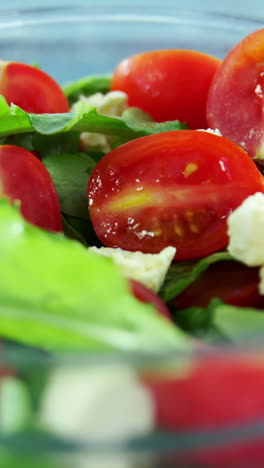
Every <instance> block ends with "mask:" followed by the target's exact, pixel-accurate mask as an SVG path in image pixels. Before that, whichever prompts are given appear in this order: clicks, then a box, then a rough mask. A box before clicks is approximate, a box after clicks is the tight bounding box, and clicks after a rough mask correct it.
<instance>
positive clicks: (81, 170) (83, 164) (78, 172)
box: [42, 153, 96, 219]
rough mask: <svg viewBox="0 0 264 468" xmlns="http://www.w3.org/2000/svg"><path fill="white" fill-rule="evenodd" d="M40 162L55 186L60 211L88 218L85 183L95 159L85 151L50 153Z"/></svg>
mask: <svg viewBox="0 0 264 468" xmlns="http://www.w3.org/2000/svg"><path fill="white" fill-rule="evenodd" d="M42 162H43V163H44V164H45V166H46V168H47V169H48V171H49V173H50V176H51V178H52V180H53V183H54V185H55V187H56V190H57V193H58V196H59V200H60V207H61V211H62V212H63V213H65V214H67V215H71V216H77V217H79V218H84V219H88V217H89V215H88V197H87V184H88V180H89V176H90V173H91V171H92V170H93V168H94V166H95V164H96V163H95V161H94V160H93V159H92V158H91V157H90V156H89V155H88V154H85V153H75V154H66V153H64V154H50V155H49V156H46V157H44V158H43V160H42Z"/></svg>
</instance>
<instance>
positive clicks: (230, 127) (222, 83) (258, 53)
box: [207, 29, 264, 156]
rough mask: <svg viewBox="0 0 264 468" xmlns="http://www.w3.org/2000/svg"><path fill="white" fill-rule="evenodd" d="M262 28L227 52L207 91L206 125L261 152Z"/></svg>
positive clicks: (263, 130) (263, 120)
mask: <svg viewBox="0 0 264 468" xmlns="http://www.w3.org/2000/svg"><path fill="white" fill-rule="evenodd" d="M263 92H264V29H261V30H258V31H255V32H254V33H252V34H250V35H249V36H247V37H246V38H245V39H243V40H242V41H241V42H240V43H239V44H237V45H236V46H235V47H234V49H233V50H232V51H231V52H230V53H229V54H228V55H227V57H226V58H225V60H224V61H223V63H222V65H221V67H220V68H219V70H218V72H217V73H216V75H215V77H214V80H213V83H212V86H211V88H210V90H209V94H208V102H207V119H208V123H209V126H211V127H212V128H218V129H219V130H220V131H221V133H222V134H223V135H224V136H225V137H227V138H229V139H230V140H232V141H234V142H235V143H237V144H238V145H240V146H242V147H243V148H244V149H245V150H246V151H247V152H248V153H249V154H250V155H251V156H256V155H258V153H261V154H263V146H262V144H263V140H264V114H263V104H264V94H263Z"/></svg>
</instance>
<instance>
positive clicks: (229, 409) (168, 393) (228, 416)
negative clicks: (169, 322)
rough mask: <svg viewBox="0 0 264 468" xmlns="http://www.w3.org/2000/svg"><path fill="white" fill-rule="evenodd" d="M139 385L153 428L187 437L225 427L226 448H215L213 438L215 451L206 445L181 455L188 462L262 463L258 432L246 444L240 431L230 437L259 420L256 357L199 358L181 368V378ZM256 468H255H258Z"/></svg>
mask: <svg viewBox="0 0 264 468" xmlns="http://www.w3.org/2000/svg"><path fill="white" fill-rule="evenodd" d="M143 382H144V384H145V386H146V387H147V388H148V390H149V391H150V392H151V394H152V397H153V401H154V407H155V418H156V426H157V427H158V428H159V429H163V430H164V429H165V430H174V431H190V432H193V431H203V430H204V431H213V430H219V431H221V429H224V428H228V427H229V428H230V439H229V438H227V439H226V443H223V444H221V443H219V444H217V439H215V448H210V446H211V445H213V444H212V443H210V442H208V448H206V447H205V446H204V447H203V449H202V448H200V449H199V448H198V449H194V450H193V451H191V450H186V458H188V460H189V462H190V460H192V461H193V462H194V460H195V461H196V463H198V461H199V462H200V463H202V466H208V467H219V468H220V467H221V468H224V467H225V466H228V467H229V468H231V467H232V468H234V467H236V468H240V467H244V468H249V467H252V466H255V465H254V464H253V463H254V462H256V463H257V462H259V461H260V460H262V464H263V457H264V436H263V432H262V434H260V431H259V432H258V435H257V436H256V437H252V438H250V436H249V437H248V439H247V441H245V440H244V438H245V439H246V433H245V432H244V433H243V431H241V432H242V435H241V439H242V441H239V440H237V439H238V438H234V439H233V440H232V438H231V434H233V435H234V434H235V433H237V432H238V431H239V429H238V428H239V426H242V425H246V424H249V425H250V424H254V423H255V424H257V423H258V422H261V421H263V418H264V393H263V388H264V363H263V359H262V357H261V356H257V355H255V356H253V354H252V356H249V355H248V356H246V355H244V356H243V355H234V356H232V355H231V354H227V355H226V356H225V355H223V356H221V355H219V356H213V357H207V358H200V359H198V360H197V362H196V363H194V364H193V367H191V366H190V368H189V369H188V368H186V374H184V373H182V375H179V376H178V377H177V376H175V378H173V377H171V376H168V377H166V376H164V375H163V376H159V375H157V376H155V375H154V374H153V375H145V376H144V378H143ZM193 439H194V438H193ZM220 440H221V436H220V435H219V441H220ZM250 457H251V458H250ZM250 461H251V462H252V464H250ZM224 462H225V463H227V465H224ZM246 462H247V463H248V464H246ZM236 463H237V464H236ZM240 463H241V464H240ZM243 463H245V465H244V464H243ZM173 466H174V465H173ZM195 466H196V465H195ZM256 466H259V468H260V466H261V465H256Z"/></svg>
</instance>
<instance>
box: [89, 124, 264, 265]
mask: <svg viewBox="0 0 264 468" xmlns="http://www.w3.org/2000/svg"><path fill="white" fill-rule="evenodd" d="M263 181H264V179H263V176H262V175H261V174H260V172H259V171H258V169H257V168H256V166H255V164H254V163H253V162H252V161H251V159H250V158H249V156H248V155H247V154H246V153H245V152H244V151H243V150H242V149H241V148H239V147H238V146H237V145H234V144H233V143H232V142H230V141H228V140H227V139H225V138H222V137H218V136H215V135H212V134H209V133H206V132H197V131H193V130H185V131H177V132H167V133H163V134H159V135H152V136H148V137H146V138H141V139H138V140H134V141H131V142H129V143H128V144H126V145H123V146H120V147H118V148H116V149H114V150H113V151H110V152H109V153H107V154H106V155H105V156H104V157H103V158H102V159H101V161H99V162H98V164H97V165H96V167H95V168H94V170H93V171H92V174H91V176H90V179H89V184H88V197H89V211H90V216H91V220H92V223H93V225H94V228H95V231H96V233H97V236H98V237H99V238H100V239H101V241H102V242H103V243H104V244H105V245H106V246H108V247H121V248H123V249H126V250H132V251H136V250H141V251H142V252H150V253H155V252H159V251H160V250H162V249H163V248H164V247H166V246H170V245H171V246H173V247H176V259H177V260H181V259H189V258H195V257H201V256H204V255H207V254H209V253H212V252H216V251H217V250H219V249H221V248H223V247H225V246H226V245H227V243H228V237H227V226H226V220H227V217H228V215H229V214H230V213H231V211H232V210H233V209H235V208H236V207H237V206H238V205H239V204H240V203H241V202H242V201H243V200H244V199H245V198H246V197H248V196H249V195H251V194H253V193H255V192H257V191H263V189H264V184H263Z"/></svg>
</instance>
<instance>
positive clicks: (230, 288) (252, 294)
mask: <svg viewBox="0 0 264 468" xmlns="http://www.w3.org/2000/svg"><path fill="white" fill-rule="evenodd" d="M258 285H259V268H252V267H247V266H246V265H243V264H242V263H239V262H233V261H221V262H217V263H215V264H213V265H211V266H210V267H209V268H208V270H206V271H205V272H204V273H202V274H201V275H200V276H199V278H198V279H197V280H196V281H195V282H194V283H192V284H191V285H190V286H188V287H187V288H186V289H185V290H184V291H183V292H182V293H181V294H179V295H178V296H177V297H175V298H174V299H172V301H171V302H170V307H171V308H172V309H173V310H175V319H176V321H177V309H186V308H188V307H193V306H197V307H207V306H208V304H209V302H210V301H211V300H212V299H213V298H214V297H218V298H219V299H221V301H223V302H224V303H226V304H231V305H234V306H239V307H256V308H263V307H264V297H263V296H261V295H260V294H259V292H258Z"/></svg>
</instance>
